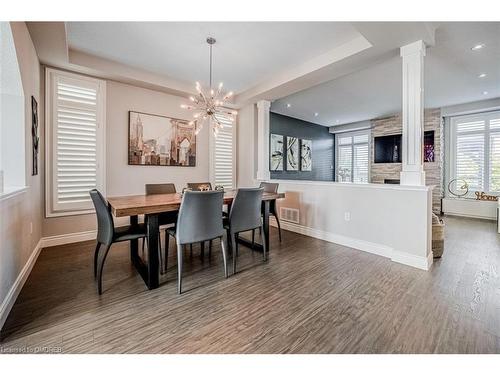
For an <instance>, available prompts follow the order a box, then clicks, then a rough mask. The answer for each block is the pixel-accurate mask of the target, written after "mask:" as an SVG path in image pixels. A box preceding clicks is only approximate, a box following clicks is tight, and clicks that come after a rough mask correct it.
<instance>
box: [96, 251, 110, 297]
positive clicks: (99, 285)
mask: <svg viewBox="0 0 500 375" xmlns="http://www.w3.org/2000/svg"><path fill="white" fill-rule="evenodd" d="M110 248H111V245H109V246H106V247H105V248H104V254H103V256H102V260H101V262H100V263H99V265H98V267H97V291H98V293H99V295H101V294H102V270H103V269H104V262H105V261H106V257H107V256H108V252H109V249H110Z"/></svg>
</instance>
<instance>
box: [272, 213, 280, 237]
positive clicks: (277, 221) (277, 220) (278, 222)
mask: <svg viewBox="0 0 500 375" xmlns="http://www.w3.org/2000/svg"><path fill="white" fill-rule="evenodd" d="M273 216H274V217H275V218H276V224H278V235H279V237H280V242H281V225H280V219H278V215H276V214H273Z"/></svg>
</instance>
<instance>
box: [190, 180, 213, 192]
mask: <svg viewBox="0 0 500 375" xmlns="http://www.w3.org/2000/svg"><path fill="white" fill-rule="evenodd" d="M187 187H188V189H191V190H192V191H205V190H212V184H211V183H210V182H188V183H187Z"/></svg>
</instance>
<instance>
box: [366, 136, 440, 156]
mask: <svg viewBox="0 0 500 375" xmlns="http://www.w3.org/2000/svg"><path fill="white" fill-rule="evenodd" d="M401 138H402V135H401V134H393V135H384V136H382V137H375V139H374V143H375V144H374V146H375V152H374V154H375V155H374V162H375V163H401V155H402V153H401ZM423 151H424V162H433V161H434V160H435V150H434V130H429V131H426V132H424V150H423Z"/></svg>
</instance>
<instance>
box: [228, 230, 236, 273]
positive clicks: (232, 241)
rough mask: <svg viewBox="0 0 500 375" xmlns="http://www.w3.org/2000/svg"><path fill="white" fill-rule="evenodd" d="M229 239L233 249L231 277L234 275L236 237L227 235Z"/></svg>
mask: <svg viewBox="0 0 500 375" xmlns="http://www.w3.org/2000/svg"><path fill="white" fill-rule="evenodd" d="M229 238H230V239H231V248H232V249H233V275H234V274H236V246H237V244H236V235H235V234H233V233H230V234H229Z"/></svg>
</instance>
